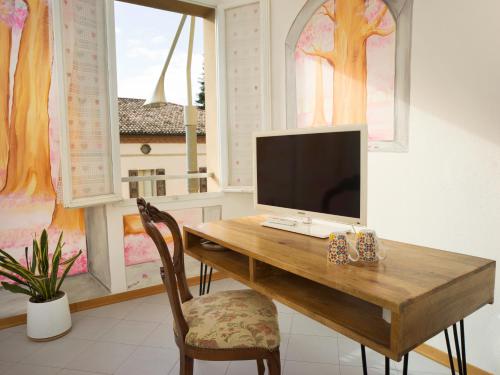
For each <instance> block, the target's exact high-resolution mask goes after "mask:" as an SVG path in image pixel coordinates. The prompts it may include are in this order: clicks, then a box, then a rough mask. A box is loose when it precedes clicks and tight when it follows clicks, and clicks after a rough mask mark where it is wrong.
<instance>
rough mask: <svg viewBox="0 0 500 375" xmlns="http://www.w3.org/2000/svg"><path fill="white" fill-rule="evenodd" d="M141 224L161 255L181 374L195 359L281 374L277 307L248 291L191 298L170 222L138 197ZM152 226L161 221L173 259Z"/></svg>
mask: <svg viewBox="0 0 500 375" xmlns="http://www.w3.org/2000/svg"><path fill="white" fill-rule="evenodd" d="M137 206H138V208H139V213H140V216H141V220H142V224H143V225H144V228H145V230H146V232H147V234H148V235H149V236H150V237H151V238H152V239H153V241H154V243H155V245H156V247H157V249H158V252H159V253H160V257H161V261H162V264H163V267H161V269H160V272H161V278H162V280H163V283H164V284H165V287H166V289H167V293H168V298H169V300H170V307H171V309H172V313H173V318H174V334H175V341H176V344H177V346H178V347H179V354H180V366H179V368H180V375H192V374H193V362H194V359H200V360H205V361H239V360H256V361H257V371H258V375H263V374H264V372H265V368H264V360H266V362H267V366H268V368H269V374H270V375H279V374H280V373H281V362H280V351H279V342H280V334H279V326H278V319H277V317H278V314H277V310H276V306H275V305H274V303H273V302H272V301H271V300H269V299H268V298H267V297H265V296H263V295H261V294H260V293H258V292H255V291H253V290H250V289H248V290H247V289H245V290H235V291H224V292H217V293H212V294H208V295H204V296H201V297H197V298H193V296H192V295H191V292H190V291H189V288H188V284H187V281H186V273H185V269H184V248H183V244H182V237H181V232H180V230H179V226H178V225H177V222H176V221H175V219H174V218H173V217H172V216H171V215H170V214H168V213H167V212H162V211H159V210H158V209H157V208H156V207H153V206H151V205H150V204H149V203H146V201H145V200H144V199H142V198H138V199H137ZM155 223H164V224H165V225H166V226H167V227H168V229H169V230H170V232H171V234H172V237H173V239H174V252H173V259H172V257H171V256H170V252H169V249H168V246H167V244H166V242H165V240H164V238H163V236H162V235H161V233H160V231H159V230H158V228H157V227H156V225H155Z"/></svg>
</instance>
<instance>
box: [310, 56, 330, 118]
mask: <svg viewBox="0 0 500 375" xmlns="http://www.w3.org/2000/svg"><path fill="white" fill-rule="evenodd" d="M315 60H316V84H315V93H314V96H315V98H314V117H313V122H312V126H325V125H326V124H327V122H326V118H325V104H324V103H325V99H324V92H323V61H322V59H321V58H320V57H317V58H316V59H315Z"/></svg>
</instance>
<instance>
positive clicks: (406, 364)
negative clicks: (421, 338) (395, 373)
mask: <svg viewBox="0 0 500 375" xmlns="http://www.w3.org/2000/svg"><path fill="white" fill-rule="evenodd" d="M409 356H410V353H406V355H405V358H404V362H403V375H408V357H409Z"/></svg>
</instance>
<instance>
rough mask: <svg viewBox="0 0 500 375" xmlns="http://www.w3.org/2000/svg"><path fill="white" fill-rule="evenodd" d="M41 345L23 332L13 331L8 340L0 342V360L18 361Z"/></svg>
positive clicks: (41, 344)
mask: <svg viewBox="0 0 500 375" xmlns="http://www.w3.org/2000/svg"><path fill="white" fill-rule="evenodd" d="M42 347H43V343H35V342H33V341H31V340H30V339H28V338H27V337H26V335H25V334H24V333H14V334H13V335H12V336H10V337H9V339H8V340H6V341H2V342H0V361H7V362H18V361H20V360H21V359H23V358H26V357H27V356H29V355H31V354H33V353H35V352H36V351H37V350H40V349H41V348H42Z"/></svg>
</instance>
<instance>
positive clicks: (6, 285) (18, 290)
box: [2, 281, 35, 297]
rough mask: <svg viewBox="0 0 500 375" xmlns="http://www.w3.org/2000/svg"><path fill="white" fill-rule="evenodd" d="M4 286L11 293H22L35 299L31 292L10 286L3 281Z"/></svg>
mask: <svg viewBox="0 0 500 375" xmlns="http://www.w3.org/2000/svg"><path fill="white" fill-rule="evenodd" d="M2 286H3V287H4V288H5V290H8V291H9V292H12V293H21V294H26V295H28V296H32V297H35V296H33V295H32V294H31V293H30V292H29V290H27V289H24V288H21V287H20V286H19V285H15V284H9V283H7V282H5V281H2Z"/></svg>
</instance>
